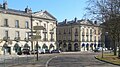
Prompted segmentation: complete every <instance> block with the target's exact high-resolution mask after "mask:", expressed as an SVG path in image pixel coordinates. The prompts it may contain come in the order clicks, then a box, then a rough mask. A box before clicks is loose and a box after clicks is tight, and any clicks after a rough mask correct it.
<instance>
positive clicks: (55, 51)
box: [51, 50, 61, 53]
mask: <svg viewBox="0 0 120 67" xmlns="http://www.w3.org/2000/svg"><path fill="white" fill-rule="evenodd" d="M60 52H61V51H60V50H52V51H51V53H60Z"/></svg>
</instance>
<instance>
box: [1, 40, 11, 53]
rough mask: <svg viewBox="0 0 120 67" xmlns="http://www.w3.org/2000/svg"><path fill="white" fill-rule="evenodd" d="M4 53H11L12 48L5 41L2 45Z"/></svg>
mask: <svg viewBox="0 0 120 67" xmlns="http://www.w3.org/2000/svg"><path fill="white" fill-rule="evenodd" d="M2 49H3V51H4V54H6V53H9V54H11V48H10V47H9V46H8V44H7V43H6V42H5V43H4V45H3V47H2Z"/></svg>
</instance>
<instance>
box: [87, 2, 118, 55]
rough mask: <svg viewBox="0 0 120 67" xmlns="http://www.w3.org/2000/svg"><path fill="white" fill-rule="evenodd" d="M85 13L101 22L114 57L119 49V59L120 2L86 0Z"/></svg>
mask: <svg viewBox="0 0 120 67" xmlns="http://www.w3.org/2000/svg"><path fill="white" fill-rule="evenodd" d="M88 2H89V6H88V7H87V8H86V9H87V11H88V12H87V13H88V14H89V15H92V17H93V18H94V19H95V20H99V21H100V22H103V24H102V25H104V26H103V27H104V29H105V31H107V32H108V34H109V36H110V38H111V40H112V42H113V49H114V55H117V53H116V50H117V47H119V52H118V57H120V0H88Z"/></svg>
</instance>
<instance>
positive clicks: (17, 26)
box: [15, 20, 19, 28]
mask: <svg viewBox="0 0 120 67" xmlns="http://www.w3.org/2000/svg"><path fill="white" fill-rule="evenodd" d="M15 27H16V28H19V20H16V21H15Z"/></svg>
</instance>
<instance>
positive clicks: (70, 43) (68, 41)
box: [57, 18, 101, 51]
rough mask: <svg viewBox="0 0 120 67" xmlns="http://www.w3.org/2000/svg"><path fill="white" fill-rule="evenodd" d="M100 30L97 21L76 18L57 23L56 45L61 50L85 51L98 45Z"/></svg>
mask: <svg viewBox="0 0 120 67" xmlns="http://www.w3.org/2000/svg"><path fill="white" fill-rule="evenodd" d="M100 40H101V30H100V27H99V25H98V24H97V22H95V23H93V22H91V21H89V20H77V18H75V19H74V20H72V21H67V20H66V19H65V21H63V22H59V23H58V24H57V44H58V45H57V47H58V49H61V50H62V51H87V50H93V49H95V48H96V47H98V46H100Z"/></svg>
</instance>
